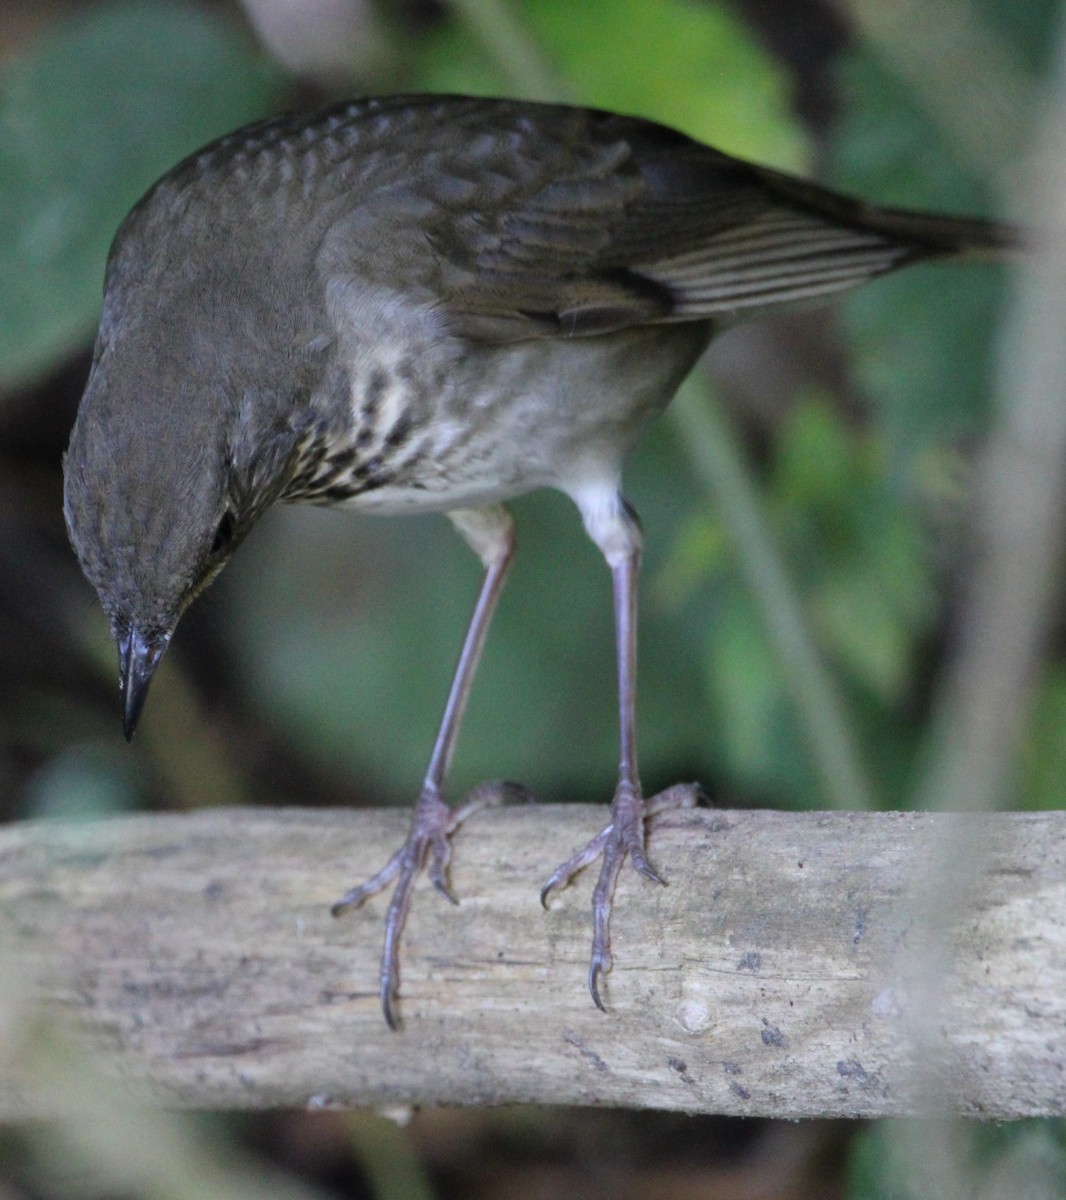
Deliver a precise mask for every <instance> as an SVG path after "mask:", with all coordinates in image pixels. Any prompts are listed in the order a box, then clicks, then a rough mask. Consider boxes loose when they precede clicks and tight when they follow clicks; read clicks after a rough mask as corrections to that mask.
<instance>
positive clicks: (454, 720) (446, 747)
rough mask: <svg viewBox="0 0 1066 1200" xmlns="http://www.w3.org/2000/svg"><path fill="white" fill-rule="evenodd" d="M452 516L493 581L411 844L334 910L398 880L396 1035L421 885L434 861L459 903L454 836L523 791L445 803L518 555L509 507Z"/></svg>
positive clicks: (387, 1010) (489, 788)
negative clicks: (406, 949) (452, 869)
mask: <svg viewBox="0 0 1066 1200" xmlns="http://www.w3.org/2000/svg"><path fill="white" fill-rule="evenodd" d="M448 516H449V518H450V519H451V522H452V524H453V525H454V526H455V527H456V529H458V531H459V532H460V533H461V534H462V536H463V538H464V539H465V541H466V542H467V544H468V545H469V546H470V547H471V548H472V549H473V550H474V552H475V553H476V554H477V556H478V557H479V558H480V559H481V561H482V563H483V564H484V567H485V575H484V578H483V579H482V583H481V590H480V591H479V592H478V598H477V603H476V605H475V606H474V612H473V615H472V616H471V618H470V624H469V625H468V626H467V631H466V637H465V639H464V641H463V648H462V650H461V651H460V654H459V661H458V663H457V664H456V667H455V674H454V675H453V676H452V683H451V687H450V688H449V690H448V700H447V702H446V704H445V706H444V715H443V716H442V718H441V722H440V727H439V730H438V732H437V739H436V741H435V742H434V744H433V753H432V754H431V755H430V760H429V765H428V766H427V767H426V775H425V780H424V782H423V784H422V791H421V793H420V794H419V797H418V801H417V803H416V805H415V812H414V816H413V818H412V820H411V829H410V832H409V833H408V835H407V840H406V841H405V842H404V844H403V845H402V846H401V847H400V849H399V850H397V851H396V853H395V854H394V855H393V856H392V858H391V859H389V861H388V862H387V863H386V864H385V866H384V867H383V868H382V869H381V870H380V871H379V872H378V873H377V874H376V875H375V876H373V878H371V879H368V880H367V881H366V882H365V883H363V884H360V885H359V886H358V887H354V888H352V889H351V890H350V891H348V892H346V893H345V894H344V895H343V896H342V897H341V898H340V899H339V900H338V901H337V902H336V904H334V905H333V908H332V910H331V911H332V912H333V915H334V916H336V915H338V914H339V913H341V912H342V911H344V910H345V909H349V908H358V907H359V906H360V905H361V904H362V903H363V902H364V901H365V900H367V899H368V898H369V897H370V896H373V895H375V894H376V893H377V892H380V891H381V890H382V889H383V888H385V887H387V886H388V884H390V883H392V882H393V880H395V881H396V887H395V890H394V891H393V894H392V899H391V900H390V902H389V909H388V914H387V916H386V918H385V946H384V949H383V951H382V955H381V976H380V985H381V986H380V995H381V1007H382V1010H383V1012H384V1014H385V1020H386V1021H387V1022H388V1023H389V1025H390V1026H391V1027H392V1028H393V1029H395V1028H397V1025H398V1022H397V1018H396V1011H395V1003H396V996H397V992H398V989H399V959H400V934H401V933H402V931H403V926H404V922H405V921H406V919H407V911H408V909H409V908H410V904H411V891H412V889H413V887H414V883H415V880H416V879H417V878H418V876H419V874H421V872H422V871H423V870H424V869H425V868H426V866H427V863H428V867H429V877H430V879H431V880H432V881H433V883H434V884H435V886H436V887H437V888H438V889H439V890H440V891H441V892H442V893H443V894H444V895H445V896H447V897H448V899H449V900H451V901H452V902H453V903H456V900H455V896H454V895H453V893H452V891H451V889H450V887H449V885H448V864H449V862H450V861H451V837H452V835H453V834H454V833H455V831H456V829H458V827H459V825H460V824H461V823H462V821H463V820H464V819H465V818H466V817H468V816H469V815H470V813H471V812H473V811H474V810H475V809H478V808H482V807H484V806H485V805H487V804H492V803H496V802H498V801H499V800H500V799H501V797H502V795H503V794H504V792H506V791H507V790H509V789H515V785H509V784H502V783H501V784H488V785H484V786H482V787H480V788H477V789H476V790H475V791H474V792H471V794H470V795H469V796H468V797H467V799H466V802H465V803H464V804H462V805H461V806H460V807H459V808H452V807H451V806H450V805H449V804H448V802H447V800H446V799H445V791H444V785H445V779H446V778H447V774H448V768H449V766H450V765H451V760H452V753H453V751H454V750H455V743H456V739H457V738H458V736H459V726H460V725H461V723H462V719H463V711H464V710H465V708H466V702H467V699H468V698H469V696H470V686H471V684H472V683H473V680H474V672H475V670H476V669H477V664H478V659H479V658H480V657H481V649H482V647H483V646H484V644H485V637H486V635H487V633H488V631H489V625H490V623H491V621H492V614H493V612H494V611H495V609H496V602H497V601H498V600H499V598H500V592H501V591H502V589H503V583H504V579H505V578H506V576H507V570H508V568H509V567H510V565H511V559H512V558H513V557H514V523H513V521H512V520H511V515H510V513H508V512H507V510H506V509H505V508H502V507H501V506H500V505H498V504H497V505H491V506H487V507H485V508H467V509H454V510H453V511H452V512H450V513H448Z"/></svg>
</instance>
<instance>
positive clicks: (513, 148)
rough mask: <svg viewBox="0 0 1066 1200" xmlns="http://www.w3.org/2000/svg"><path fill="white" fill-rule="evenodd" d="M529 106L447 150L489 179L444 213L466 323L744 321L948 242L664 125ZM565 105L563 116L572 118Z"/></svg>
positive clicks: (441, 250)
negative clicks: (458, 148)
mask: <svg viewBox="0 0 1066 1200" xmlns="http://www.w3.org/2000/svg"><path fill="white" fill-rule="evenodd" d="M544 111H545V110H538V109H532V110H529V109H525V110H522V112H521V114H520V115H518V114H516V118H515V121H514V123H513V125H512V126H511V127H510V128H509V129H507V130H506V132H505V133H503V132H501V131H500V130H493V132H492V133H491V134H486V135H484V136H483V137H482V139H481V144H480V145H477V144H472V145H471V149H470V154H469V156H468V161H466V162H464V161H462V159H461V158H460V160H456V159H455V158H454V157H453V154H452V152H449V153H448V154H446V155H445V154H442V162H441V170H439V171H437V172H435V173H434V174H435V175H436V176H437V177H438V178H440V177H441V176H442V175H443V176H447V174H448V173H449V170H450V171H456V172H457V173H459V174H460V175H461V176H462V177H464V178H467V177H468V178H470V179H471V180H472V181H476V182H475V183H472V185H471V195H470V197H469V207H467V206H466V205H463V206H462V207H456V208H453V209H452V210H451V212H450V213H449V217H448V220H446V221H441V222H439V223H438V224H436V226H435V227H434V230H433V233H432V235H431V242H432V245H433V248H434V250H435V252H436V254H437V255H438V257H439V261H440V263H441V274H440V292H441V294H442V296H443V297H444V303H445V306H446V308H447V311H448V314H449V317H450V319H451V321H452V324H453V326H454V327H455V328H456V329H457V330H458V331H459V332H461V333H463V334H465V335H466V336H469V337H475V338H480V339H486V340H502V339H510V338H514V337H529V336H537V335H538V334H539V335H540V336H545V335H556V336H558V335H560V334H562V335H564V336H567V335H568V336H580V335H589V334H596V333H602V332H607V331H609V330H612V329H620V328H625V327H626V326H629V325H634V324H646V323H649V322H664V321H691V320H699V319H712V320H717V321H721V322H725V321H729V320H735V319H737V318H738V317H741V316H743V315H744V313H745V312H746V311H749V310H754V309H766V308H770V307H777V306H783V305H791V304H795V303H798V302H802V301H805V300H811V299H815V298H817V297H820V296H824V295H827V294H830V293H833V292H836V291H840V290H843V289H845V288H848V287H851V286H854V285H856V284H859V283H862V282H864V281H865V280H867V279H870V278H871V277H873V276H875V275H878V274H881V273H883V272H885V271H888V270H891V269H892V268H893V267H895V266H898V265H900V264H902V263H903V262H905V261H910V260H913V259H914V258H915V257H921V256H928V255H930V254H935V253H941V252H944V251H943V249H942V248H941V247H939V246H934V245H931V244H928V243H925V242H922V241H920V240H915V238H914V236H912V235H913V234H914V233H915V232H917V231H915V230H913V229H909V228H908V229H904V230H901V231H895V230H892V229H888V228H884V227H883V226H882V227H879V226H878V225H877V224H876V222H875V223H874V224H873V225H871V224H870V223H869V221H868V220H867V219H866V218H867V215H868V214H873V215H876V214H877V213H879V212H880V211H881V210H866V209H864V208H862V207H861V206H859V205H858V204H856V203H854V202H851V201H847V200H845V199H844V198H841V197H837V196H835V195H834V194H832V193H829V192H825V191H824V190H823V189H820V188H817V187H815V186H814V185H811V184H806V183H804V182H803V181H800V180H793V179H791V178H789V177H787V176H780V175H776V174H775V173H773V172H770V171H764V170H763V169H761V168H758V167H754V166H751V165H749V164H747V163H743V162H740V161H738V160H736V159H732V158H729V157H728V156H726V155H723V154H720V153H718V152H716V151H713V150H710V149H708V148H707V147H705V146H702V145H700V144H699V143H696V142H693V141H691V140H690V139H688V138H686V137H684V136H683V135H680V134H677V133H675V132H673V131H671V130H668V129H664V128H663V127H661V126H657V125H653V124H650V123H648V122H643V121H638V120H634V119H630V118H621V117H615V116H611V115H609V114H602V113H597V112H590V111H588V110H558V109H555V110H548V111H550V112H551V114H552V115H551V118H550V120H548V121H542V120H539V119H538V118H539V117H540V116H541V114H542V112H544ZM560 114H561V117H560Z"/></svg>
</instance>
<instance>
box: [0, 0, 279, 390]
mask: <svg viewBox="0 0 1066 1200" xmlns="http://www.w3.org/2000/svg"><path fill="white" fill-rule="evenodd" d="M279 85H280V76H279V75H278V74H277V72H276V71H275V70H274V69H273V68H272V67H271V66H270V65H269V63H268V62H267V61H266V60H265V59H264V58H263V57H262V56H261V55H260V54H257V53H256V52H255V50H254V47H253V46H252V45H251V44H250V43H249V42H248V40H247V39H246V38H244V37H243V36H241V35H240V34H239V33H238V31H237V30H236V29H234V28H233V27H232V26H231V25H230V24H229V23H227V22H225V21H223V20H222V19H220V18H219V17H218V16H215V15H213V14H211V13H209V12H208V11H206V10H202V9H199V8H191V7H186V6H183V5H176V4H156V3H151V2H147V0H135V2H131V3H122V4H101V5H94V6H92V7H90V8H89V9H87V10H86V11H85V12H83V13H81V14H78V15H76V16H73V17H71V18H69V19H68V20H67V21H66V22H64V23H63V24H60V25H57V26H56V27H55V28H54V29H53V30H52V31H50V32H49V33H48V34H46V35H44V36H43V37H41V38H40V39H38V40H36V41H35V42H33V43H31V44H30V45H29V46H28V47H26V48H25V49H23V50H22V51H21V52H20V53H18V54H17V55H15V56H14V57H12V58H10V59H8V60H7V62H6V63H5V65H4V70H3V74H2V75H0V280H2V281H3V284H2V286H0V306H2V307H0V388H3V387H10V386H12V385H14V384H19V383H26V382H28V381H30V380H31V379H32V378H33V377H34V376H35V375H37V374H40V373H41V372H43V371H45V370H47V369H48V368H49V367H50V366H52V365H54V364H55V362H56V361H57V360H59V359H60V358H62V357H63V356H64V355H66V354H70V353H71V352H72V351H74V350H75V349H77V348H78V347H79V346H81V345H83V344H84V343H85V341H86V340H87V339H89V338H91V337H92V334H93V332H94V329H95V322H96V318H97V315H98V313H99V307H100V292H101V284H102V279H103V263H104V258H105V255H106V253H107V248H108V246H109V245H110V243H111V238H112V237H113V236H114V233H115V229H116V228H117V226H118V223H119V221H120V220H121V219H122V217H123V216H124V215H125V213H126V211H127V209H129V208H130V206H131V205H132V204H133V202H134V201H135V200H136V199H137V198H138V196H140V195H141V193H142V192H144V191H145V189H146V188H147V187H148V185H149V184H151V183H152V182H153V181H154V180H155V179H156V177H157V176H159V175H161V174H162V173H163V171H165V170H166V169H167V168H168V167H170V166H173V165H174V163H175V162H176V161H177V160H178V159H180V158H183V157H184V156H185V155H186V154H188V153H190V152H191V151H193V150H195V149H196V148H197V147H198V146H199V145H201V144H202V143H203V142H205V141H207V140H208V139H210V138H211V137H214V136H217V135H218V134H220V133H223V132H225V131H226V130H227V129H228V128H230V127H232V126H234V125H239V124H241V123H242V122H244V121H249V120H252V119H253V118H255V117H257V116H260V115H262V113H263V111H264V110H265V109H268V108H269V107H270V106H271V104H272V103H273V102H274V101H275V99H276V97H277V95H278V94H279Z"/></svg>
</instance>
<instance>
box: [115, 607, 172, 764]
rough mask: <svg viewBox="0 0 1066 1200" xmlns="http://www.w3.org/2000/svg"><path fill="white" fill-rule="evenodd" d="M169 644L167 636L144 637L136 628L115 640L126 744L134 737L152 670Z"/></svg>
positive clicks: (153, 671)
mask: <svg viewBox="0 0 1066 1200" xmlns="http://www.w3.org/2000/svg"><path fill="white" fill-rule="evenodd" d="M169 644H170V635H169V634H164V635H162V636H157V637H151V638H150V637H146V636H145V635H144V634H142V633H141V632H140V630H137V629H131V630H129V632H127V633H124V634H123V635H122V636H121V637H120V638H119V639H118V669H119V678H120V680H121V683H122V732H123V733H124V734H125V735H126V741H127V742H128V741H130V740H131V739H132V737H133V731H134V730H135V729H136V728H137V721H138V720H139V719H140V715H141V710H142V709H143V708H144V702H145V700H146V699H147V698H148V685H149V684H150V683H151V682H152V676H153V675H154V674H155V669H156V667H157V666H159V660H160V659H161V658H162V657H163V652H164V651H165V650H166V648H167V646H168V645H169Z"/></svg>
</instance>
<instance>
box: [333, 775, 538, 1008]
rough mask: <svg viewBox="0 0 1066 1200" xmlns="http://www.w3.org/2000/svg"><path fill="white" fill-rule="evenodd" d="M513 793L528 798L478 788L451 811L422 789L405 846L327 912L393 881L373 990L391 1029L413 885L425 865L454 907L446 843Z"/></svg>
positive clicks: (499, 787)
mask: <svg viewBox="0 0 1066 1200" xmlns="http://www.w3.org/2000/svg"><path fill="white" fill-rule="evenodd" d="M513 793H519V794H522V795H524V796H527V797H528V793H526V792H525V789H523V788H521V787H520V785H518V784H507V783H489V784H482V786H481V787H479V788H477V789H475V791H473V792H471V793H470V795H469V796H468V797H467V799H466V802H465V803H464V804H462V805H460V807H459V808H457V809H452V808H450V807H449V806H448V805H447V804H446V803H445V802H444V800H443V799H441V797H440V795H439V794H438V793H437V792H436V791H434V790H432V789H431V788H428V787H427V789H426V790H424V791H423V792H422V795H421V796H419V798H418V803H417V805H416V806H415V812H414V816H413V818H412V820H411V829H410V831H409V833H408V835H407V839H406V841H405V842H404V844H403V845H402V846H401V847H400V848H399V850H397V851H396V853H395V854H394V855H393V856H392V857H391V858H390V859H389V861H388V862H387V863H386V864H385V866H384V867H383V868H382V869H381V870H380V871H378V873H377V874H376V875H374V876H372V877H371V878H370V879H368V880H367V881H366V882H365V883H361V884H359V885H358V886H356V887H353V888H351V889H349V890H348V891H347V892H345V893H344V895H343V896H341V898H340V899H339V900H337V901H336V903H334V904H333V905H332V906H331V908H330V912H331V913H332V914H333V915H334V916H335V917H337V916H340V915H341V913H343V912H345V911H346V910H348V909H350V908H359V907H360V906H361V905H362V904H363V903H364V902H365V901H366V900H368V899H369V898H370V897H371V896H374V895H376V894H377V893H378V892H380V891H382V890H383V889H384V888H385V887H387V886H388V885H389V884H390V883H392V882H393V880H395V881H396V889H395V891H394V892H393V894H392V899H391V900H390V901H389V907H388V911H387V913H386V916H385V941H384V946H383V948H382V952H381V970H380V975H379V988H378V995H379V997H380V999H381V1011H382V1012H383V1013H384V1015H385V1021H386V1022H387V1024H388V1026H389V1028H390V1029H399V1028H400V1019H399V1015H398V1013H397V1011H396V1002H397V1000H398V998H399V992H400V936H401V934H402V933H403V927H404V924H405V923H406V921H407V913H408V911H409V909H410V907H411V896H412V893H413V891H414V885H415V880H416V879H417V878H418V876H419V874H421V872H422V871H423V870H424V869H425V868H426V863H427V861H428V863H429V872H428V873H429V878H430V881H431V882H432V883H433V886H434V887H435V888H436V889H437V891H439V892H440V893H441V895H443V896H446V897H447V898H448V899H449V900H450V901H451V902H452V904H458V903H459V899H458V897H457V896H456V895H455V893H454V892H453V891H452V889H451V885H450V884H449V882H448V868H449V867H450V865H451V859H452V847H451V837H452V835H453V834H454V833H455V831H456V830H457V829H458V828H459V826H460V825H461V824H462V823H463V821H464V820H465V819H466V818H467V817H468V816H470V814H471V813H473V812H476V811H477V810H479V809H482V808H487V807H489V806H492V805H496V804H500V803H502V802H503V800H504V799H505V797H506V796H507V795H509V794H513Z"/></svg>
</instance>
